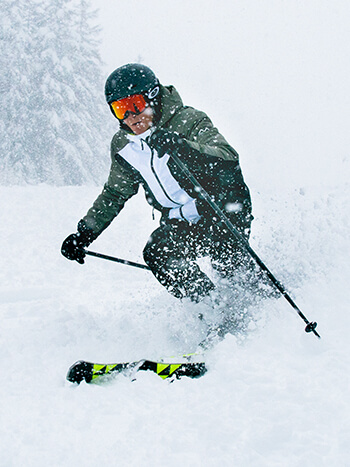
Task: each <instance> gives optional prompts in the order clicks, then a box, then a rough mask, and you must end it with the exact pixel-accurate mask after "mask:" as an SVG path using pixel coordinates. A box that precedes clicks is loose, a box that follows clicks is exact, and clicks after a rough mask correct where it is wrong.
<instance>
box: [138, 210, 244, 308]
mask: <svg viewBox="0 0 350 467" xmlns="http://www.w3.org/2000/svg"><path fill="white" fill-rule="evenodd" d="M250 219H251V218H250V217H248V220H246V221H245V222H239V223H238V222H235V224H234V225H235V227H236V228H237V230H238V231H240V233H241V234H242V235H243V236H244V237H245V238H246V239H247V240H248V238H249V235H250V224H251V220H250ZM233 220H234V219H233ZM143 255H144V260H145V262H146V264H147V265H148V266H149V267H150V268H151V270H152V272H153V274H154V276H155V277H156V278H157V279H158V281H159V282H160V283H161V284H162V285H163V286H165V287H166V288H167V290H168V291H169V292H170V293H172V294H173V295H174V296H175V297H177V298H183V297H188V298H190V299H191V300H192V301H195V302H198V301H199V300H201V297H203V296H205V295H208V294H209V293H210V291H211V290H212V289H214V288H215V286H214V284H213V282H212V281H211V280H210V279H209V277H208V276H207V275H206V274H205V273H204V272H203V271H201V269H200V268H199V266H198V264H197V263H196V259H198V258H199V257H204V256H209V257H210V259H211V262H212V266H213V268H214V269H215V270H217V271H218V272H219V274H220V275H221V277H224V278H229V277H230V276H231V275H232V274H233V272H234V271H235V270H236V268H238V267H241V266H242V265H244V264H247V265H248V264H249V263H251V259H250V258H248V255H247V253H246V252H245V251H244V250H243V249H242V248H241V247H240V245H239V244H238V242H237V240H236V239H235V238H234V236H233V234H232V233H231V232H229V231H228V229H227V227H226V226H225V225H224V224H222V223H210V222H208V221H206V220H202V219H200V220H199V222H198V223H197V224H192V225H190V224H188V223H187V222H185V221H178V220H171V221H167V222H165V223H163V224H162V225H161V226H160V227H159V228H158V229H156V230H155V231H154V232H153V233H152V235H151V236H150V238H149V240H148V242H147V245H146V246H145V248H144V251H143Z"/></svg>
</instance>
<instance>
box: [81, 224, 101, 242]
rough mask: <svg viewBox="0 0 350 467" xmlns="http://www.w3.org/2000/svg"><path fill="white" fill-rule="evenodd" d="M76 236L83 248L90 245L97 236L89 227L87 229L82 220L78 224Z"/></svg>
mask: <svg viewBox="0 0 350 467" xmlns="http://www.w3.org/2000/svg"><path fill="white" fill-rule="evenodd" d="M78 234H79V242H80V243H81V244H82V245H83V246H89V245H90V243H92V242H93V241H94V240H95V239H96V238H97V237H98V235H96V234H95V233H94V231H93V230H92V229H90V227H87V225H86V224H85V222H84V221H83V220H80V221H79V222H78Z"/></svg>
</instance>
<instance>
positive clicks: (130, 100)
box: [111, 94, 147, 120]
mask: <svg viewBox="0 0 350 467" xmlns="http://www.w3.org/2000/svg"><path fill="white" fill-rule="evenodd" d="M146 107H147V103H146V101H145V98H144V97H143V95H142V94H135V95H133V96H129V97H125V99H120V100H119V101H114V102H111V109H112V111H113V114H114V115H115V116H116V117H117V119H118V120H124V119H125V118H127V117H128V116H129V113H130V112H132V113H134V114H136V115H138V114H140V113H141V112H143V111H144V110H145V108H146Z"/></svg>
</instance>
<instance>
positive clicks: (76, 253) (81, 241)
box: [61, 222, 96, 264]
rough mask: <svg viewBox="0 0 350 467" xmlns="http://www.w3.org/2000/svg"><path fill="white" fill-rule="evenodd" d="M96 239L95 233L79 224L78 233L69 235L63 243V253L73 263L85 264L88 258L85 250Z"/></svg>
mask: <svg viewBox="0 0 350 467" xmlns="http://www.w3.org/2000/svg"><path fill="white" fill-rule="evenodd" d="M95 238H96V235H94V234H93V231H92V230H91V229H89V228H87V227H86V226H85V224H83V223H82V222H79V224H78V232H77V233H73V234H71V235H69V236H68V237H67V238H66V239H65V240H64V242H63V243H62V247H61V253H62V255H63V256H65V257H66V258H68V259H70V260H71V261H78V263H80V264H84V258H85V256H86V254H85V251H84V248H85V247H87V246H89V245H90V243H91V242H92V241H93V240H94V239H95Z"/></svg>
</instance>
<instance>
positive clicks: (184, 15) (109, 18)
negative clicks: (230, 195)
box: [100, 0, 350, 187]
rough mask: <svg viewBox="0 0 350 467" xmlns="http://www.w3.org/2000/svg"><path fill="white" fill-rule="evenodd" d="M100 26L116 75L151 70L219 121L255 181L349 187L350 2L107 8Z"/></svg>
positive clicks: (158, 1)
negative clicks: (130, 68)
mask: <svg viewBox="0 0 350 467" xmlns="http://www.w3.org/2000/svg"><path fill="white" fill-rule="evenodd" d="M100 23H101V26H102V28H103V31H102V39H103V43H102V57H103V60H104V62H105V63H106V66H105V73H106V76H107V75H108V74H109V73H110V72H111V71H112V70H113V69H115V68H117V67H118V66H121V65H123V64H125V63H130V62H135V61H141V62H142V63H144V64H147V65H148V66H150V67H151V68H152V69H153V70H154V71H155V73H156V74H157V75H158V77H159V78H160V80H161V82H162V83H163V84H173V85H175V87H176V88H177V89H178V91H179V92H180V94H181V96H182V98H183V100H184V102H185V104H187V105H192V106H194V107H196V108H198V109H200V110H204V111H205V112H207V113H208V114H209V116H210V118H211V119H212V120H213V122H214V124H215V125H216V126H218V127H219V129H220V131H221V132H222V133H223V134H224V136H225V137H226V138H227V139H228V140H229V142H230V143H231V144H232V145H233V146H234V147H235V148H236V149H237V151H238V152H239V153H240V156H241V163H242V166H243V169H244V172H245V175H246V178H247V180H248V182H251V183H255V184H257V185H259V186H260V184H261V186H264V185H265V184H266V183H270V184H272V185H274V186H276V187H277V186H279V185H280V186H285V185H286V184H287V185H288V186H297V187H300V186H302V185H307V184H320V183H322V184H328V183H329V184H334V183H339V182H341V181H346V180H348V178H349V148H350V136H349V135H350V131H349V123H350V115H349V113H350V112H349V108H350V106H349V100H350V99H349V83H350V64H349V57H350V53H349V52H350V45H349V44H350V32H349V29H350V28H349V24H350V1H349V0H333V1H328V0H326V1H325V0H307V1H305V0H303V1H299V0H265V1H262V0H238V1H232V0H224V1H220V0H217V1H215V2H214V1H212V0H191V1H190V2H189V1H188V0H171V1H170V0H148V1H140V0H129V1H121V0H104V1H103V2H101V4H100ZM257 169H258V170H257ZM258 174H259V175H261V176H258ZM262 176H263V180H260V179H261V177H262Z"/></svg>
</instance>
